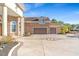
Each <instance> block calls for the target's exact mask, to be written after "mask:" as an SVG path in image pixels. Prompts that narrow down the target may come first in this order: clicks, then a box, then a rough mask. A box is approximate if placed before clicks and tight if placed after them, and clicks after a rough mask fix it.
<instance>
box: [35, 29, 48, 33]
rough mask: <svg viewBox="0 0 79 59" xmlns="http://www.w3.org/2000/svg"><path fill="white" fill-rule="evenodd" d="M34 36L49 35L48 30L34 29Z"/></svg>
mask: <svg viewBox="0 0 79 59" xmlns="http://www.w3.org/2000/svg"><path fill="white" fill-rule="evenodd" d="M34 34H47V28H34Z"/></svg>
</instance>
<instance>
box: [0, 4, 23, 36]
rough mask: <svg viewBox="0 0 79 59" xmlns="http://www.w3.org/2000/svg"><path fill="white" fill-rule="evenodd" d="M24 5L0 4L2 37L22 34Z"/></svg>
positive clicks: (0, 31)
mask: <svg viewBox="0 0 79 59" xmlns="http://www.w3.org/2000/svg"><path fill="white" fill-rule="evenodd" d="M23 10H24V5H23V4H21V3H0V34H1V35H3V36H7V35H16V36H23V34H24V17H23Z"/></svg>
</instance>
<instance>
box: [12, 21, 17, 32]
mask: <svg viewBox="0 0 79 59" xmlns="http://www.w3.org/2000/svg"><path fill="white" fill-rule="evenodd" d="M11 28H12V29H11V31H12V32H16V21H11Z"/></svg>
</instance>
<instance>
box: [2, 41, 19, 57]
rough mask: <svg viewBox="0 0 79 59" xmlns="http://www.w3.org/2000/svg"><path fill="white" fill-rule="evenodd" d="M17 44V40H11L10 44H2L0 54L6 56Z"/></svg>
mask: <svg viewBox="0 0 79 59" xmlns="http://www.w3.org/2000/svg"><path fill="white" fill-rule="evenodd" d="M17 44H18V42H13V43H11V44H3V49H0V56H8V53H9V51H10V50H11V49H12V48H13V47H14V46H15V45H17ZM0 48H1V47H0Z"/></svg>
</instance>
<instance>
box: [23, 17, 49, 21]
mask: <svg viewBox="0 0 79 59" xmlns="http://www.w3.org/2000/svg"><path fill="white" fill-rule="evenodd" d="M42 18H43V19H44V20H47V21H50V19H49V18H48V17H24V19H25V21H32V20H35V19H38V20H42Z"/></svg>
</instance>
